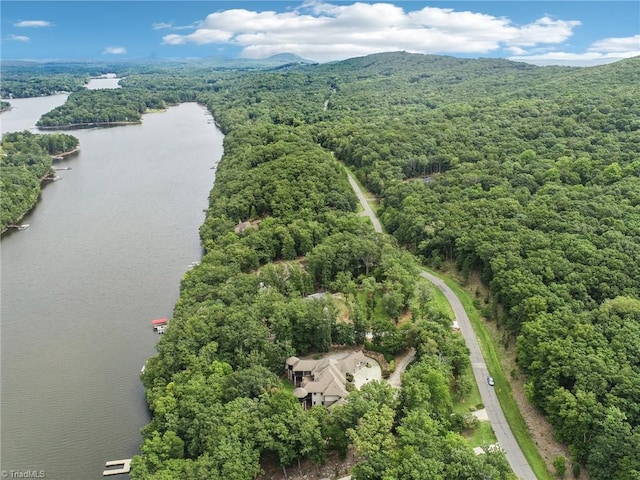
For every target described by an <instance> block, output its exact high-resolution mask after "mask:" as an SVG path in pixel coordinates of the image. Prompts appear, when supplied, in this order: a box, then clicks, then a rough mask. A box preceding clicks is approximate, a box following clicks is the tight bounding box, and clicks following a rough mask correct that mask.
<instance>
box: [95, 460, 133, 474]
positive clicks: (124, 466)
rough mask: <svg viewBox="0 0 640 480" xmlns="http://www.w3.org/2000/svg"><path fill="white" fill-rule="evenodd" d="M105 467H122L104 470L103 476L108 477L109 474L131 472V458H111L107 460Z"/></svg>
mask: <svg viewBox="0 0 640 480" xmlns="http://www.w3.org/2000/svg"><path fill="white" fill-rule="evenodd" d="M104 466H105V468H108V467H118V466H119V467H120V468H112V469H111V470H104V471H103V472H102V476H104V477H108V476H109V475H120V474H122V473H129V471H130V470H131V459H130V458H127V459H125V460H111V461H110V462H105V464H104Z"/></svg>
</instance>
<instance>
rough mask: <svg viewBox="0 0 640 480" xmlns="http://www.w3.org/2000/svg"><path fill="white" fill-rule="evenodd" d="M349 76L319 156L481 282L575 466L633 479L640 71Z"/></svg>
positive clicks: (473, 66) (382, 62)
mask: <svg viewBox="0 0 640 480" xmlns="http://www.w3.org/2000/svg"><path fill="white" fill-rule="evenodd" d="M412 57H413V59H412V60H411V58H412ZM351 62H352V63H353V67H354V68H355V67H357V74H356V73H354V72H352V73H350V74H348V75H345V76H344V77H343V78H344V79H345V80H342V78H340V77H337V78H334V79H333V80H332V82H333V84H334V85H335V86H334V92H333V94H332V96H331V99H330V102H329V111H330V112H332V115H331V116H330V118H328V119H327V121H324V122H321V123H320V124H318V125H317V135H318V139H319V141H320V142H321V144H322V145H323V146H325V147H327V148H329V149H331V150H333V151H334V152H335V153H336V156H337V157H338V158H340V159H342V160H344V161H346V162H348V163H349V164H351V165H353V166H354V167H356V168H357V171H358V173H359V176H360V178H361V180H362V181H363V182H365V183H366V184H367V185H368V186H369V188H371V189H372V190H374V191H376V192H378V193H379V194H380V196H381V198H382V203H383V208H382V219H383V221H384V223H385V226H386V228H387V229H388V230H389V231H390V232H392V233H393V234H394V235H395V236H396V238H398V240H399V241H400V242H402V243H403V244H404V245H406V246H407V247H409V248H410V249H411V250H412V251H414V252H415V253H417V254H419V255H420V256H422V257H423V258H424V259H425V261H427V262H429V263H431V264H433V265H435V266H437V265H439V264H440V263H441V262H443V261H445V260H455V262H456V265H457V267H458V268H459V269H460V270H461V271H462V272H463V273H465V274H469V273H471V272H472V271H479V272H480V273H481V277H482V280H483V281H484V282H485V283H486V284H487V285H489V286H490V287H491V291H492V293H493V296H492V305H491V307H490V308H489V307H488V308H487V309H486V311H485V313H486V315H487V316H488V317H489V318H492V319H496V320H497V321H498V322H499V324H501V325H502V326H503V328H504V329H506V330H507V331H508V332H510V334H511V335H513V338H516V337H517V339H518V353H519V363H520V365H521V367H522V369H523V371H524V372H525V373H526V375H527V379H528V380H527V385H528V391H529V393H530V397H531V399H532V400H533V401H534V402H535V403H536V404H537V405H538V406H540V407H541V408H542V409H543V410H544V411H545V412H546V413H547V414H548V415H549V418H550V420H551V421H552V423H553V424H554V425H555V427H556V435H557V437H558V438H559V439H560V440H562V441H564V442H566V443H568V444H569V445H570V447H571V451H572V452H573V455H574V459H575V460H576V461H577V462H580V463H584V464H586V465H587V466H588V467H589V471H590V473H591V476H592V478H598V479H606V478H637V476H638V475H639V474H640V455H639V454H638V452H640V390H638V387H637V386H638V385H640V355H639V354H640V350H638V345H640V300H639V299H638V298H639V294H640V261H639V259H640V134H639V133H640V102H639V101H638V98H640V89H639V87H638V85H640V60H639V59H638V58H634V59H630V60H626V61H623V62H619V63H617V64H613V65H608V66H602V67H593V68H588V69H561V68H549V69H547V68H535V67H530V66H524V65H518V64H512V65H511V66H509V65H508V64H507V62H499V61H497V62H496V61H490V60H479V61H477V62H475V61H468V60H448V62H449V63H450V64H451V65H449V67H447V68H445V69H440V68H439V65H440V64H441V63H443V62H445V60H442V59H437V60H433V59H429V58H423V57H415V56H410V55H382V56H376V57H372V58H368V59H356V60H353V61H351ZM346 64H347V65H348V64H349V62H346ZM432 64H433V65H434V67H435V68H433V69H432V67H431V66H432ZM456 64H457V65H456ZM465 64H467V65H468V66H469V68H468V69H466V68H465ZM338 67H339V65H338V66H330V67H326V68H327V70H328V71H329V72H331V74H332V75H336V76H337V72H339V69H338ZM354 75H356V77H355V80H354ZM341 82H342V83H341ZM623 339H624V340H623Z"/></svg>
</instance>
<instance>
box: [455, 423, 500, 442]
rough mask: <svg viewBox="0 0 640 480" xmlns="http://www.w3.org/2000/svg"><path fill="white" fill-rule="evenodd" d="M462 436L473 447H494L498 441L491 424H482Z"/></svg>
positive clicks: (466, 431)
mask: <svg viewBox="0 0 640 480" xmlns="http://www.w3.org/2000/svg"><path fill="white" fill-rule="evenodd" d="M462 436H463V437H464V438H465V439H466V440H467V441H468V442H469V445H471V447H483V446H485V445H493V444H494V443H496V442H497V441H498V440H497V439H496V435H495V433H493V428H492V427H491V423H490V422H480V423H479V424H478V426H477V428H474V429H473V430H465V431H464V432H462Z"/></svg>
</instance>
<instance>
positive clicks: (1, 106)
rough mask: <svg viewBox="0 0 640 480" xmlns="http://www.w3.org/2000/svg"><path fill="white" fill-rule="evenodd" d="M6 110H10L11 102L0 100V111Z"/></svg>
mask: <svg viewBox="0 0 640 480" xmlns="http://www.w3.org/2000/svg"><path fill="white" fill-rule="evenodd" d="M7 110H11V104H10V103H9V102H5V101H4V100H0V113H2V112H6V111H7Z"/></svg>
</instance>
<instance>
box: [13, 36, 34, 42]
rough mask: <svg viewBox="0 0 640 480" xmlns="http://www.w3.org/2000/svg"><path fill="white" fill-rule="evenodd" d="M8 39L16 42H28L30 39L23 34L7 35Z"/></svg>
mask: <svg viewBox="0 0 640 480" xmlns="http://www.w3.org/2000/svg"><path fill="white" fill-rule="evenodd" d="M9 40H15V41H16V42H25V43H26V42H28V41H29V40H31V39H30V38H29V37H25V36H24V35H9Z"/></svg>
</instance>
